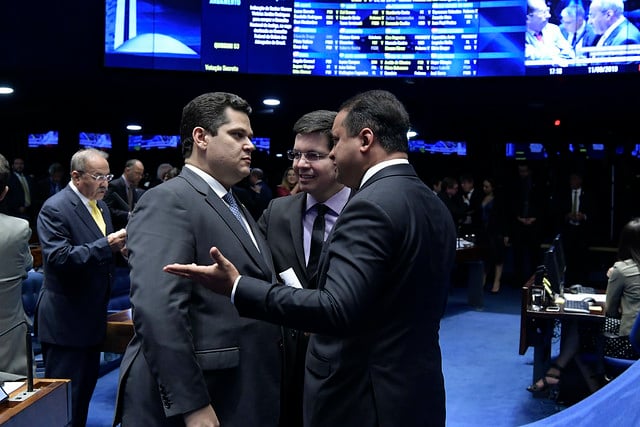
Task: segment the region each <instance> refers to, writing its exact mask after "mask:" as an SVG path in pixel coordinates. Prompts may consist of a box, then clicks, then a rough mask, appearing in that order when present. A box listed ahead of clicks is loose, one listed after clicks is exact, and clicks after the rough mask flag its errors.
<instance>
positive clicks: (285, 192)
mask: <svg viewBox="0 0 640 427" xmlns="http://www.w3.org/2000/svg"><path fill="white" fill-rule="evenodd" d="M299 192H300V186H299V185H298V174H296V171H295V170H294V169H293V167H292V166H289V167H288V168H287V169H286V170H285V171H284V174H283V175H282V182H281V183H280V184H278V185H277V186H276V196H277V197H283V196H289V195H291V194H296V193H299Z"/></svg>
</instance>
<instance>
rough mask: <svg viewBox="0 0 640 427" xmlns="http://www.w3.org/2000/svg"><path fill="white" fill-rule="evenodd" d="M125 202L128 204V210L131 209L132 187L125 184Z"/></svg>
mask: <svg viewBox="0 0 640 427" xmlns="http://www.w3.org/2000/svg"><path fill="white" fill-rule="evenodd" d="M127 203H128V204H129V211H132V210H133V188H131V186H130V185H127Z"/></svg>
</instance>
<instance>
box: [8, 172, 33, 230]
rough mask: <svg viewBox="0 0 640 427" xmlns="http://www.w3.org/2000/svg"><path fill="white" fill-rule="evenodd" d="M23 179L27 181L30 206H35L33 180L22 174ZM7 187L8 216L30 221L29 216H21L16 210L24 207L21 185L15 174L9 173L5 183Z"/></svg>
mask: <svg viewBox="0 0 640 427" xmlns="http://www.w3.org/2000/svg"><path fill="white" fill-rule="evenodd" d="M24 177H25V178H26V180H27V186H28V187H29V195H30V196H31V205H35V202H36V200H37V194H36V191H35V188H34V185H33V179H31V177H30V176H29V175H27V174H24ZM7 185H8V187H9V192H8V193H7V209H8V213H9V215H13V216H19V217H21V218H26V219H28V220H29V221H31V218H30V214H29V213H27V214H21V213H19V212H18V209H19V208H21V207H23V206H24V205H25V200H24V196H25V194H24V188H22V183H21V182H20V180H19V179H18V175H16V173H15V172H11V175H9V182H8V183H7Z"/></svg>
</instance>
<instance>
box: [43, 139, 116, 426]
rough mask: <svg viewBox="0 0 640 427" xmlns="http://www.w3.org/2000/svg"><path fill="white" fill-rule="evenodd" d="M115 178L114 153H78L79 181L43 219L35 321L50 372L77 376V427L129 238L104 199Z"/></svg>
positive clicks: (74, 176)
mask: <svg viewBox="0 0 640 427" xmlns="http://www.w3.org/2000/svg"><path fill="white" fill-rule="evenodd" d="M112 178H113V175H111V174H110V173H109V163H108V162H107V154H106V153H104V152H102V151H99V150H95V149H83V150H80V151H78V152H76V153H75V154H74V155H73V156H72V157H71V181H70V182H69V184H68V185H67V186H66V187H65V188H64V189H63V190H62V191H59V192H58V193H56V194H54V195H53V196H51V197H50V198H48V199H47V200H46V201H45V202H44V205H43V206H42V209H41V210H40V213H39V215H38V221H37V226H38V236H39V237H40V244H41V245H42V259H43V263H44V284H43V287H42V292H41V294H40V297H39V300H38V305H37V315H36V323H35V328H36V333H37V335H38V337H39V339H40V342H41V344H42V354H43V359H44V364H45V377H46V378H69V379H71V402H72V424H71V425H72V426H74V427H76V426H78V427H79V426H84V425H85V424H86V420H87V412H88V410H89V401H90V400H91V396H92V394H93V390H94V388H95V385H96V381H97V380H98V371H99V368H100V345H101V344H102V342H103V341H104V338H105V332H106V327H107V304H108V301H109V292H110V289H111V282H112V277H113V272H114V262H115V256H114V255H115V254H114V253H115V252H118V251H121V250H123V248H124V245H125V238H126V231H125V230H123V229H121V230H119V231H115V232H114V230H113V226H112V223H111V215H110V214H109V208H108V207H107V204H106V203H105V202H104V201H103V200H102V198H103V197H104V195H105V193H106V191H107V186H108V185H109V181H111V179H112Z"/></svg>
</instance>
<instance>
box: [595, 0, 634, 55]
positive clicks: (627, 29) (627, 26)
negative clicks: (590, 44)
mask: <svg viewBox="0 0 640 427" xmlns="http://www.w3.org/2000/svg"><path fill="white" fill-rule="evenodd" d="M589 24H590V25H591V26H592V27H593V30H594V32H595V33H596V34H597V35H599V36H600V38H599V40H598V42H597V43H596V44H595V46H621V45H628V44H639V43H640V31H639V30H638V28H636V26H635V25H633V24H632V23H631V22H630V21H629V20H628V19H627V18H625V16H624V2H623V0H593V1H592V2H591V5H590V6H589Z"/></svg>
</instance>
